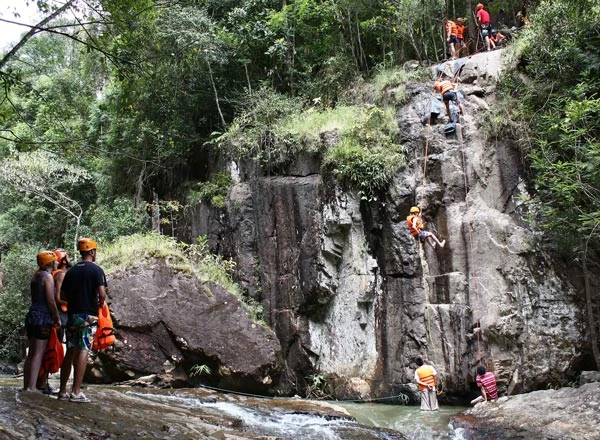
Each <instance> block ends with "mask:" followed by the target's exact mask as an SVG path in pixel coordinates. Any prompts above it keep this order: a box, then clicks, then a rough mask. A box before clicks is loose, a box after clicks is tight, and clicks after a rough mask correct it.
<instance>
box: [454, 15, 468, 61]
mask: <svg viewBox="0 0 600 440" xmlns="http://www.w3.org/2000/svg"><path fill="white" fill-rule="evenodd" d="M454 46H455V48H456V55H457V56H458V57H459V58H460V57H461V53H462V52H463V51H464V50H465V49H466V48H467V47H466V46H465V25H464V24H463V19H462V17H457V19H456V44H455V45H454Z"/></svg>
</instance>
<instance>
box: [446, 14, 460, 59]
mask: <svg viewBox="0 0 600 440" xmlns="http://www.w3.org/2000/svg"><path fill="white" fill-rule="evenodd" d="M444 26H445V28H446V41H447V42H448V45H449V46H450V59H451V60H455V59H456V47H455V44H456V43H457V42H458V40H457V28H456V23H454V22H453V21H452V20H449V19H448V17H444Z"/></svg>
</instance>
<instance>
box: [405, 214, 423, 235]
mask: <svg viewBox="0 0 600 440" xmlns="http://www.w3.org/2000/svg"><path fill="white" fill-rule="evenodd" d="M415 217H416V219H417V222H416V223H417V224H416V227H415V226H413V219H414V218H415ZM406 223H408V229H409V230H410V235H412V236H413V237H416V236H417V235H419V232H421V230H422V229H423V222H422V221H421V219H420V218H419V216H417V215H414V214H411V215H409V216H408V217H406Z"/></svg>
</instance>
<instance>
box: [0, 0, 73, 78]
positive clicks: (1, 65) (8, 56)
mask: <svg viewBox="0 0 600 440" xmlns="http://www.w3.org/2000/svg"><path fill="white" fill-rule="evenodd" d="M74 1H75V0H69V1H67V2H66V3H65V4H64V5H63V6H61V7H60V8H58V9H57V10H56V11H54V12H53V13H52V14H50V15H49V16H47V17H46V18H44V19H43V20H42V21H40V22H39V23H38V24H37V25H36V26H33V27H32V28H31V29H30V30H29V32H27V33H26V34H25V35H24V36H23V38H21V41H19V42H18V43H17V44H16V45H15V47H13V48H12V49H11V50H10V52H8V53H7V54H6V55H4V58H2V60H0V70H1V69H3V68H4V66H5V65H6V63H8V61H9V60H10V59H11V58H12V57H13V56H14V55H15V54H16V53H17V52H18V51H19V49H21V48H22V47H23V46H24V45H25V43H27V42H28V41H29V39H31V37H33V36H34V35H35V34H37V33H38V32H39V31H40V30H41V28H43V26H45V25H46V24H47V23H49V22H51V21H52V20H54V19H55V18H56V17H58V16H59V15H61V14H62V13H63V12H65V11H66V10H67V9H69V8H70V7H71V5H72V4H73V2H74Z"/></svg>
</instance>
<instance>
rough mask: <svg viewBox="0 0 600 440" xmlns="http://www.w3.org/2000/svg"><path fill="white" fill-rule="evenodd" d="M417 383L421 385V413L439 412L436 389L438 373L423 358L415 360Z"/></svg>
mask: <svg viewBox="0 0 600 440" xmlns="http://www.w3.org/2000/svg"><path fill="white" fill-rule="evenodd" d="M415 363H416V364H417V369H416V370H415V382H416V383H417V384H418V385H419V395H420V397H421V411H437V410H438V409H440V408H439V406H438V401H437V395H436V394H435V387H436V386H437V371H435V368H433V366H431V365H426V364H425V363H424V362H423V359H422V358H421V357H417V358H416V359H415Z"/></svg>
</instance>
